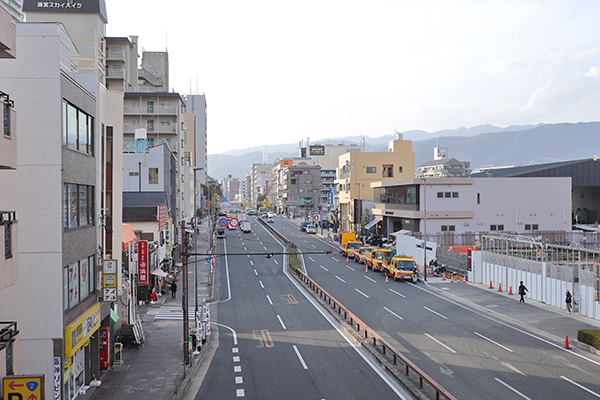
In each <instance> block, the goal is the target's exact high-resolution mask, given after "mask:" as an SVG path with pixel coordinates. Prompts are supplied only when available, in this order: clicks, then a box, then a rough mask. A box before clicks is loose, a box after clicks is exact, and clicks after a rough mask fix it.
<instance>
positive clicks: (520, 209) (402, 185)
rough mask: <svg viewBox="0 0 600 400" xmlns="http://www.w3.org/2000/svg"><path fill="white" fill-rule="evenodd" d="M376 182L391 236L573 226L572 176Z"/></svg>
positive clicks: (379, 209) (379, 212) (378, 212)
mask: <svg viewBox="0 0 600 400" xmlns="http://www.w3.org/2000/svg"><path fill="white" fill-rule="evenodd" d="M370 186H371V188H373V189H375V208H374V209H373V210H372V213H373V215H375V216H376V217H377V218H378V219H380V220H382V224H383V229H384V231H385V232H384V235H385V236H389V235H390V234H391V233H394V232H398V231H400V230H408V231H416V232H423V231H424V230H426V231H427V232H429V233H433V232H459V231H460V232H479V231H510V232H525V231H536V230H570V215H569V211H570V210H571V178H533V177H530V178H516V177H515V178H467V177H464V178H428V179H418V178H409V179H395V180H388V181H379V182H373V183H371V185H370ZM425 215H426V217H425ZM425 221H426V223H425Z"/></svg>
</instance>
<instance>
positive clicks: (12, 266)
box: [0, 211, 19, 290]
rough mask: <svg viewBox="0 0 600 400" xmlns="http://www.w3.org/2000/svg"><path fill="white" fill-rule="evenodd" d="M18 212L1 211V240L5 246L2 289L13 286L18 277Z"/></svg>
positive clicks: (0, 253) (1, 260) (1, 256)
mask: <svg viewBox="0 0 600 400" xmlns="http://www.w3.org/2000/svg"><path fill="white" fill-rule="evenodd" d="M16 218H17V213H16V211H0V240H1V243H3V244H4V246H2V247H0V274H1V275H2V276H3V277H4V279H1V280H0V290H2V289H4V288H5V287H8V286H12V285H13V284H14V281H15V280H16V279H18V276H19V274H18V271H19V270H18V266H19V263H18V260H19V257H18V254H19V253H18V252H17V237H18V229H17V226H18V224H17V222H18V221H17V219H16Z"/></svg>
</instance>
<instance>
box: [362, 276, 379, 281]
mask: <svg viewBox="0 0 600 400" xmlns="http://www.w3.org/2000/svg"><path fill="white" fill-rule="evenodd" d="M363 277H364V278H365V279H368V280H370V281H371V282H373V283H377V281H376V280H375V279H371V278H369V277H368V276H365V275H363Z"/></svg>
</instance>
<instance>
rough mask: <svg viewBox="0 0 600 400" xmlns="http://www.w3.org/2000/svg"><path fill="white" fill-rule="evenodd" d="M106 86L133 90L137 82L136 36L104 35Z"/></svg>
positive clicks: (123, 90) (125, 90)
mask: <svg viewBox="0 0 600 400" xmlns="http://www.w3.org/2000/svg"><path fill="white" fill-rule="evenodd" d="M105 40H106V88H107V89H111V90H117V91H119V92H134V91H136V88H137V84H138V68H137V65H138V37H137V36H130V37H129V38H127V37H106V38H105Z"/></svg>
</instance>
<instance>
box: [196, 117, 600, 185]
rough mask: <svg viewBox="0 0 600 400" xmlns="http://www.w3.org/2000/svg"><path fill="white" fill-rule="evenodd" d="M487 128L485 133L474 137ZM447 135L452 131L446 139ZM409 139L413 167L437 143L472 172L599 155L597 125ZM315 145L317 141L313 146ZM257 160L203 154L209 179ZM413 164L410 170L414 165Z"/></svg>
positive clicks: (377, 143)
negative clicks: (469, 166)
mask: <svg viewBox="0 0 600 400" xmlns="http://www.w3.org/2000/svg"><path fill="white" fill-rule="evenodd" d="M485 130H492V131H491V132H486V133H476V132H482V131H485ZM450 133H454V134H453V135H452V136H450V135H449V134H450ZM459 133H461V134H459ZM403 135H404V139H406V140H412V141H413V151H414V152H415V158H416V161H415V162H416V166H418V165H420V164H423V163H424V162H426V161H430V160H432V159H433V149H434V147H435V146H436V141H437V142H438V143H439V145H440V147H447V148H448V157H453V158H456V159H458V160H460V161H470V162H471V168H472V169H476V168H479V167H483V166H503V165H529V164H541V163H546V162H552V161H563V160H576V159H581V158H588V157H593V156H594V155H596V154H600V122H587V123H584V122H580V123H577V124H554V125H538V126H533V125H531V126H524V127H523V126H522V127H516V126H513V127H508V128H497V127H494V126H491V125H484V126H481V127H473V128H470V129H466V128H461V129H457V130H454V131H449V130H445V131H439V132H435V133H427V132H424V131H409V132H403ZM394 137H395V135H386V136H381V137H378V138H369V137H364V140H365V150H366V151H372V152H376V151H383V152H385V151H387V144H388V142H389V141H390V140H392V139H393V138H394ZM361 139H362V137H359V136H352V137H347V138H336V139H325V140H320V141H319V143H320V144H326V143H327V144H338V143H344V144H358V143H360V141H361ZM313 144H316V143H313ZM297 156H298V143H295V144H281V145H275V146H269V162H274V161H275V160H276V159H278V158H284V157H297ZM261 162H262V147H253V148H250V149H244V150H233V151H230V152H227V153H225V154H209V155H208V171H209V175H210V176H213V177H215V178H217V179H223V178H225V177H226V176H227V175H231V176H233V177H236V178H240V179H241V178H244V177H245V176H246V174H247V173H249V172H250V165H251V164H253V163H261ZM416 166H415V167H416Z"/></svg>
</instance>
